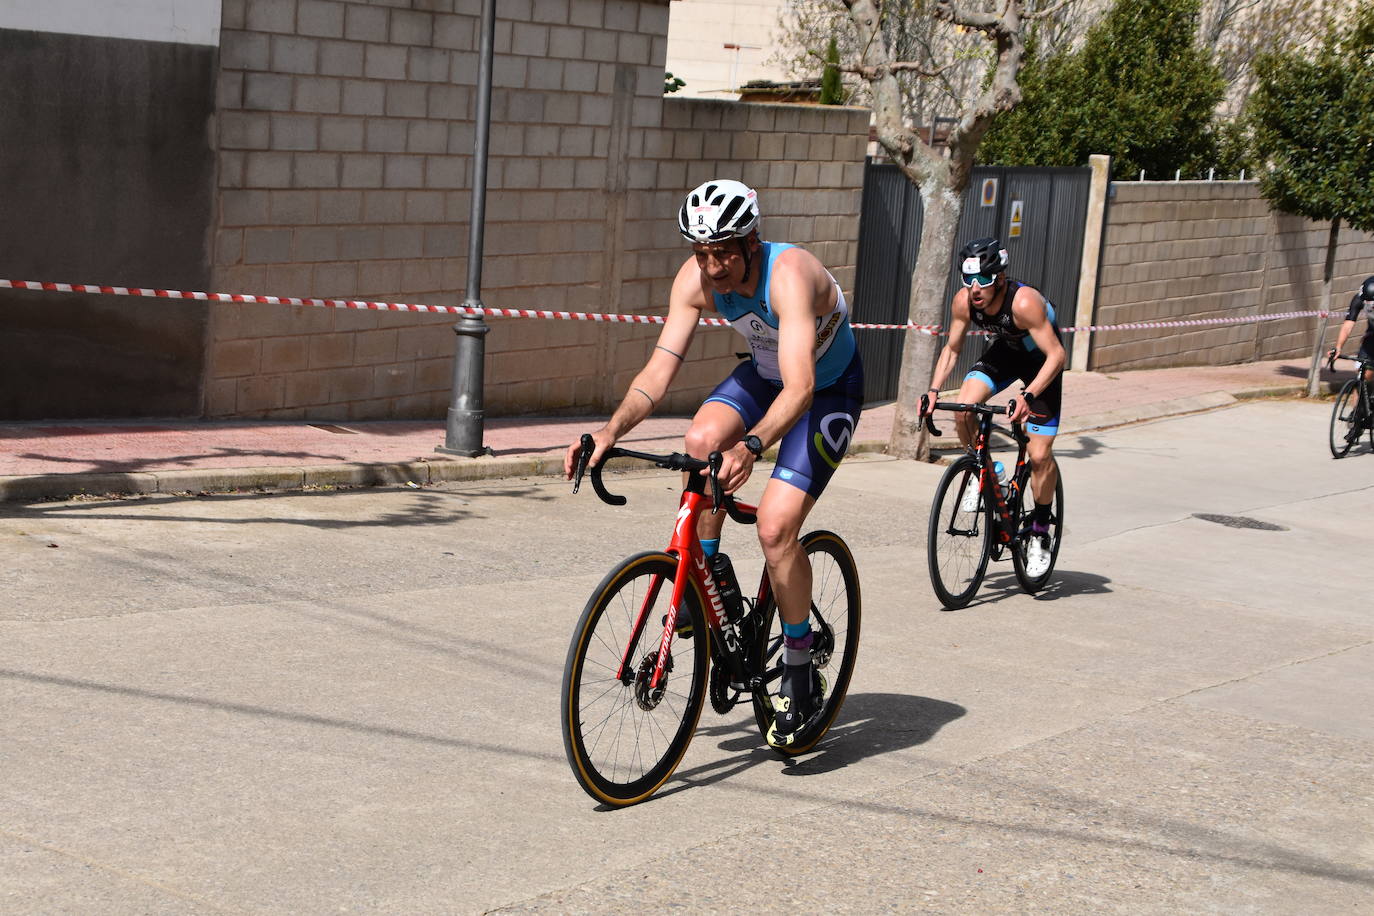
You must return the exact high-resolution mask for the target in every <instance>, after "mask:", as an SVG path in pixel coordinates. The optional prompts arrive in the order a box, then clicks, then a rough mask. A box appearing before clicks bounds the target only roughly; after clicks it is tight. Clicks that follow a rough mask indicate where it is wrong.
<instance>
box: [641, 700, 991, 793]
mask: <svg viewBox="0 0 1374 916" xmlns="http://www.w3.org/2000/svg"><path fill="white" fill-rule="evenodd" d="M967 711H968V710H966V709H964V707H962V706H960V705H958V704H956V703H947V702H945V701H944V700H934V699H931V698H929V697H916V696H910V695H907V694H895V693H856V694H850V695H849V696H848V697H847V698H846V699H845V702H844V706H843V708H841V709H840V715H839V717H838V718H837V719H836V720H835V724H834V725H833V726H832V727H831V729H830V732H829V734H827V735H826V736H825V738H824V739H822V741H821V743H820V744H819V745H817V748H816V750H814V751H813V752H811V753H809V754H803V755H801V756H800V757H791V758H786V759H784V758H782V757H780V756H779V755H778V754H777V752H775V751H773V750H771V749H770V748H768V747H767V746H766V745H765V744H764V740H763V736H762V735H761V734H760V733H759V731H758V729H756V728H755V727H754V725H753V722H752V720H751V721H749V722H747V723H746V724H744V725H743V726H742V725H740V724H739V723H730V724H724V723H722V724H720V725H715V726H708V727H704V728H698V730H697V736H696V740H698V741H707V740H711V739H713V738H719V739H720V741H719V743H718V744H717V746H718V747H719V748H720V749H721V750H723V751H729V752H732V753H739V754H743V755H745V756H741V757H732V758H730V759H727V760H717V761H713V762H711V763H705V764H702V765H700V766H697V767H693V768H690V769H682V770H678V771H677V772H676V773H674V774H673V777H672V779H671V780H669V782H668V784H667V786H666V787H665V788H664V789H663V790H662V791H660V792H659V793H658V795H657V796H656V797H657V798H662V797H664V796H667V795H671V794H673V793H674V792H681V791H682V790H684V789H689V788H692V787H693V786H705V785H710V784H712V783H716V782H720V781H721V780H723V779H729V778H730V777H733V776H737V775H738V774H740V773H743V772H745V771H747V770H749V769H751V768H753V767H756V766H759V765H761V764H778V765H782V766H783V767H784V769H783V773H784V774H786V775H790V776H814V775H817V774H820V773H829V772H832V771H834V770H840V769H843V768H844V767H847V766H849V765H850V764H852V763H857V762H859V761H860V760H864V759H865V758H868V757H876V756H878V755H879V754H886V753H889V752H891V751H899V750H902V749H904V748H908V747H914V746H916V745H918V744H924V743H926V742H927V741H929V740H930V739H931V738H932V737H934V736H935V733H936V732H938V731H939V730H940V729H941V728H943V727H944V726H945V725H946V724H947V723H949V722H952V721H954V720H955V719H957V718H959V717H960V716H962V715H964V713H966V712H967Z"/></svg>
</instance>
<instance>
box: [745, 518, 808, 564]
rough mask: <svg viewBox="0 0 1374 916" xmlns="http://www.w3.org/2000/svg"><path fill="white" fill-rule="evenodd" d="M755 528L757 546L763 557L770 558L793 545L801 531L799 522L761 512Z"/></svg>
mask: <svg viewBox="0 0 1374 916" xmlns="http://www.w3.org/2000/svg"><path fill="white" fill-rule="evenodd" d="M756 527H757V529H758V535H759V546H760V547H762V548H763V553H764V556H772V555H773V554H775V553H779V552H782V551H784V550H786V549H787V548H788V547H789V546H790V545H792V544H795V543H796V541H797V535H798V534H799V533H800V531H801V524H800V521H799V520H796V519H791V518H788V517H786V516H785V515H779V514H772V515H769V514H766V513H762V512H761V513H759V517H758V523H757V525H756Z"/></svg>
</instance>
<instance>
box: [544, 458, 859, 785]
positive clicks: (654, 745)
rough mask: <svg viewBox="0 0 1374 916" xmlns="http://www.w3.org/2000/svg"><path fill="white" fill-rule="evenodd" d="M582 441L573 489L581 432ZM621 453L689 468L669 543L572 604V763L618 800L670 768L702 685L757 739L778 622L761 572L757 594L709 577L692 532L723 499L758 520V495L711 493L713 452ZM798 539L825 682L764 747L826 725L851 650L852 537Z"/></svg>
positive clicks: (778, 642) (566, 717)
mask: <svg viewBox="0 0 1374 916" xmlns="http://www.w3.org/2000/svg"><path fill="white" fill-rule="evenodd" d="M581 444H582V451H581V453H580V457H579V460H578V462H577V466H576V473H575V479H574V483H573V492H574V493H576V492H577V490H578V489H579V487H580V485H581V481H582V475H583V473H584V471H585V470H587V461H588V460H589V458H590V456H591V453H592V449H593V443H592V441H591V436H583V437H582V443H581ZM620 456H624V457H629V458H637V459H641V460H643V461H648V462H651V463H652V464H654V465H655V466H657V467H660V468H663V469H665V470H673V471H686V472H688V473H687V475H686V483H685V485H684V487H683V491H682V497H681V500H680V502H679V504H678V511H677V520H676V522H675V524H674V526H673V534H672V538H671V539H670V541H669V544H668V548H667V550H663V551H646V552H644V553H637V554H635V555H634V556H631V557H629V558H627V559H625V560H623V561H622V562H621V563H619V564H618V565H617V566H616V567H615V568H614V569H612V570H611V571H610V572H609V573H608V574H607V575H606V578H604V579H603V580H602V581H601V584H600V585H598V586H597V587H596V590H595V591H594V592H593V593H592V596H591V598H590V600H588V602H587V605H586V607H585V608H584V609H583V611H582V616H581V618H580V619H579V620H578V622H577V627H576V629H575V630H574V631H573V637H572V642H571V644H570V645H569V646H568V658H567V663H566V664H565V666H564V669H563V711H562V724H563V746H564V749H565V750H566V751H567V755H568V763H569V764H570V765H571V767H572V771H573V775H574V776H575V777H577V781H578V783H579V784H581V786H582V788H583V789H585V790H586V791H587V794H589V795H591V796H592V797H593V798H595V799H597V800H598V801H601V802H604V803H606V804H608V805H613V806H617V807H619V806H624V805H632V804H635V803H636V802H640V801H643V800H644V799H646V798H648V797H649V796H650V795H652V794H653V793H654V792H655V791H657V790H658V788H659V787H660V786H662V785H663V783H664V782H666V781H667V779H668V777H669V776H671V775H672V773H673V771H674V770H675V769H676V768H677V766H678V764H679V763H680V762H681V760H682V758H683V755H684V754H685V753H686V752H687V746H688V744H690V743H691V740H692V734H693V732H694V731H695V729H696V725H697V720H698V719H699V718H700V716H701V710H702V707H703V706H704V705H705V703H706V700H707V698H708V696H709V698H710V701H711V707H712V708H713V709H714V710H715V711H716V712H717V713H720V714H722V715H723V714H725V713H727V712H729V711H730V710H731V709H732V708H733V707H734V706H735V704H736V703H737V702H739V700H740V699H741V698H743V697H744V696H745V695H748V696H749V697H750V698H751V699H752V701H753V706H754V719H755V721H756V723H757V725H758V728H759V730H760V731H761V732H762V733H763V734H764V736H765V738H766V736H767V734H768V729H769V726H771V725H772V723H773V698H772V695H771V693H770V690H769V688H770V685H774V684H776V683H777V681H778V680H779V678H781V676H782V622H781V618H780V617H779V616H778V614H777V613H776V611H777V605H776V603H775V602H774V598H773V591H772V587H771V585H770V583H769V581H768V573H767V570H765V571H764V573H763V575H762V577H761V578H760V581H759V587H758V591H757V592H756V593H755V596H754V597H753V598H749V597H747V596H744V595H742V594H741V593H740V590H739V585H738V583H737V582H735V581H734V573H733V569H731V568H729V567H728V565H727V566H726V569H725V573H724V575H725V579H726V581H718V580H717V577H716V575H715V574H713V572H712V564H711V563H709V562H708V561H707V559H706V556H705V554H704V553H703V552H702V549H701V541H700V540H699V539H698V537H697V521H698V519H699V518H700V517H701V514H702V513H703V512H706V511H711V512H716V511H719V510H720V509H722V508H723V509H724V510H725V511H726V512H727V513H729V515H730V517H731V518H732V519H734V520H735V521H736V522H738V523H740V524H744V525H751V524H753V523H754V522H755V520H756V516H755V507H754V506H751V505H747V504H745V503H741V502H737V501H736V500H735V499H733V498H732V497H731V496H729V495H726V494H724V493H722V492H721V486H720V481H719V479H718V478H717V473H718V472H719V470H720V453H718V452H717V453H714V454H712V455H711V456H710V458H709V459H708V460H706V461H702V460H701V459H699V458H692V457H690V456H688V455H683V454H679V453H673V454H670V455H654V454H649V453H645V452H633V451H628V450H626V449H622V448H611V449H608V450H607V452H606V456H605V458H606V459H607V460H608V459H610V458H615V457H620ZM603 466H604V461H603V464H601V465H596V466H594V467H592V468H591V469H590V470H591V480H592V487H593V488H594V489H595V490H596V494H597V496H599V497H600V498H601V500H602V501H603V502H606V503H609V504H610V505H613V506H622V505H624V504H625V502H626V499H625V497H623V496H617V495H614V494H612V493H610V492H609V491H608V490H607V489H606V486H605V483H604V482H603V480H602V468H603ZM702 470H707V471H708V475H707V476H703V475H702V474H700V473H699V472H700V471H702ZM708 485H709V486H710V488H711V495H710V496H707V495H706V487H707V486H708ZM801 544H802V548H803V549H804V550H805V551H806V553H807V556H808V557H809V558H810V560H811V568H812V592H811V630H812V637H813V640H812V647H811V658H812V661H813V662H814V663H815V665H816V667H817V669H818V670H819V671H820V672H821V676H822V678H823V679H824V680H825V681H826V682H827V685H828V686H827V690H826V693H825V699H824V702H823V703H822V704H821V706H820V708H819V709H818V711H817V712H816V714H815V715H814V716H813V717H812V718H811V720H810V721H809V722H808V723H807V724H806V725H805V726H804V727H803V729H802V731H801V733H800V734H799V735H798V736H797V738H796V740H795V741H794V742H793V743H792V744H789V745H787V746H786V747H777V748H774V750H776V751H777V752H778V753H780V754H782V755H783V756H787V757H792V756H796V755H798V754H803V753H806V752H807V751H809V750H811V749H812V748H813V747H815V746H816V744H817V742H819V741H820V740H821V738H822V737H824V736H825V734H826V732H827V731H829V729H830V726H831V725H832V724H833V723H834V721H835V717H836V715H838V714H839V711H840V706H841V705H842V704H843V703H844V697H845V693H846V691H847V690H848V689H849V679H850V676H851V674H852V673H853V671H854V660H855V656H856V655H857V653H858V649H859V620H860V610H859V576H858V572H857V571H856V570H855V567H854V558H853V556H852V555H851V554H850V552H849V547H848V546H847V545H846V544H845V542H844V541H843V540H842V539H841V538H840V536H839V535H837V534H834V533H833V532H830V531H812V532H810V533H808V534H806V535H805V536H803V537H802V539H801Z"/></svg>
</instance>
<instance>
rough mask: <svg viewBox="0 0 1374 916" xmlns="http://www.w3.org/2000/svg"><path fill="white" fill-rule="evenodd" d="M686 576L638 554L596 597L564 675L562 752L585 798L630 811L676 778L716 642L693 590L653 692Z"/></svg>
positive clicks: (663, 560) (668, 563)
mask: <svg viewBox="0 0 1374 916" xmlns="http://www.w3.org/2000/svg"><path fill="white" fill-rule="evenodd" d="M679 575H687V573H686V571H685V570H683V569H682V568H681V567H680V566H679V565H678V561H677V559H676V558H675V557H672V556H669V555H668V554H665V553H657V552H652V553H641V554H637V555H635V556H633V557H630V558H629V559H628V560H625V561H624V562H623V563H621V564H620V565H619V566H617V567H616V568H615V569H613V570H611V572H610V573H609V574H608V575H607V576H606V578H605V579H603V580H601V584H600V585H598V586H597V587H596V591H594V592H593V593H592V597H591V599H590V600H589V601H588V602H587V606H586V608H584V609H583V611H582V617H581V618H580V619H579V620H578V622H577V628H576V629H575V630H574V631H573V638H572V643H571V644H570V645H569V646H568V659H567V663H566V664H565V665H564V668H563V713H562V718H563V748H564V750H565V751H566V752H567V755H568V763H569V765H571V766H572V771H573V775H574V776H575V777H577V781H578V783H579V784H581V786H582V788H583V789H585V790H586V791H587V794H588V795H590V796H592V798H595V799H597V800H598V801H602V802H605V803H606V804H608V805H616V806H623V805H632V804H634V803H636V802H640V801H643V800H644V799H646V798H648V797H649V796H650V795H652V794H653V793H654V792H655V791H656V790H657V789H658V787H659V786H661V785H663V783H664V782H665V781H667V779H668V777H669V776H670V775H672V772H673V770H674V769H676V768H677V765H678V763H680V762H681V761H682V756H683V754H685V753H686V752H687V745H688V744H689V743H690V742H691V740H692V732H693V731H695V729H696V726H697V720H698V719H699V718H700V717H701V708H702V705H703V704H704V702H705V700H706V676H707V669H708V661H707V659H708V643H709V641H710V633H709V632H708V630H707V628H706V623H705V620H706V618H705V616H704V615H703V614H702V604H701V599H700V596H699V595H698V593H697V589H696V585H695V584H694V583H693V582H691V581H689V582H688V583H687V589H686V591H685V592H684V593H683V606H682V608H681V610H680V611H679V613H678V617H677V627H676V629H677V631H678V632H679V633H683V632H686V631H687V627H686V624H687V623H688V622H690V623H691V629H690V632H691V634H692V635H691V636H690V637H687V636H682V635H679V636H677V637H676V638H674V639H673V640H672V641H671V643H670V646H669V655H668V661H667V663H666V664H665V665H664V671H663V675H662V677H660V678H659V679H658V682H657V683H656V684H655V683H654V670H655V668H656V667H657V662H658V652H659V645H660V643H661V641H662V639H663V631H664V627H663V618H664V616H665V615H666V614H667V613H668V608H669V605H670V604H671V602H672V593H673V581H674V580H675V579H676V577H677V576H679Z"/></svg>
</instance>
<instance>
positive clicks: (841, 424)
mask: <svg viewBox="0 0 1374 916" xmlns="http://www.w3.org/2000/svg"><path fill="white" fill-rule="evenodd" d="M781 391H782V389H781V388H780V387H778V386H777V385H775V384H773V383H772V382H770V381H768V380H767V379H765V378H763V376H761V375H759V373H758V371H757V370H756V369H755V368H754V363H753V361H752V360H751V361H748V362H742V363H740V364H739V365H738V366H737V367H735V371H734V372H731V373H730V375H729V376H728V377H727V378H726V379H725V381H723V382H721V383H720V384H719V385H717V386H716V390H715V391H712V392H711V395H710V397H708V398H707V399H706V402H707V403H709V402H711V401H719V402H720V403H722V404H727V405H729V406H730V407H733V408H734V409H735V412H736V413H738V414H739V415H740V418H741V419H743V420H744V428H745V429H746V430H747V429H749V428H751V427H752V426H753V425H754V424H755V423H757V422H759V420H762V419H763V415H764V414H765V413H767V411H768V408H769V406H770V405H771V404H772V403H773V401H774V399H775V398H777V396H778V394H779V393H780V392H781ZM863 402H864V370H863V363H862V362H861V361H860V360H859V354H858V352H857V351H855V353H854V358H853V359H851V360H850V361H849V365H848V366H846V367H845V370H844V372H842V373H841V374H840V377H839V379H838V380H836V382H835V383H834V384H832V385H829V386H827V387H825V388H822V389H821V390H820V391H817V392H816V393H815V395H814V396H813V397H812V399H811V409H810V410H808V411H807V412H806V413H804V414H802V416H801V417H800V419H798V420H797V422H796V423H795V424H793V426H792V428H791V429H790V430H788V431H787V435H785V436H783V437H782V442H780V443H779V444H778V462H777V465H776V466H775V467H774V468H773V479H775V480H781V481H783V482H785V483H790V484H791V485H792V486H794V487H796V488H797V489H798V490H804V491H806V493H807V494H808V495H810V496H812V497H816V498H819V497H820V495H821V491H822V490H824V489H825V485H826V484H828V483H829V482H830V478H831V476H832V475H834V473H835V469H836V468H838V467H839V466H840V459H841V458H843V457H844V455H845V452H847V451H849V443H850V441H851V440H852V439H853V438H854V427H855V425H856V424H857V423H858V422H859V413H860V412H861V410H862V408H863Z"/></svg>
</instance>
